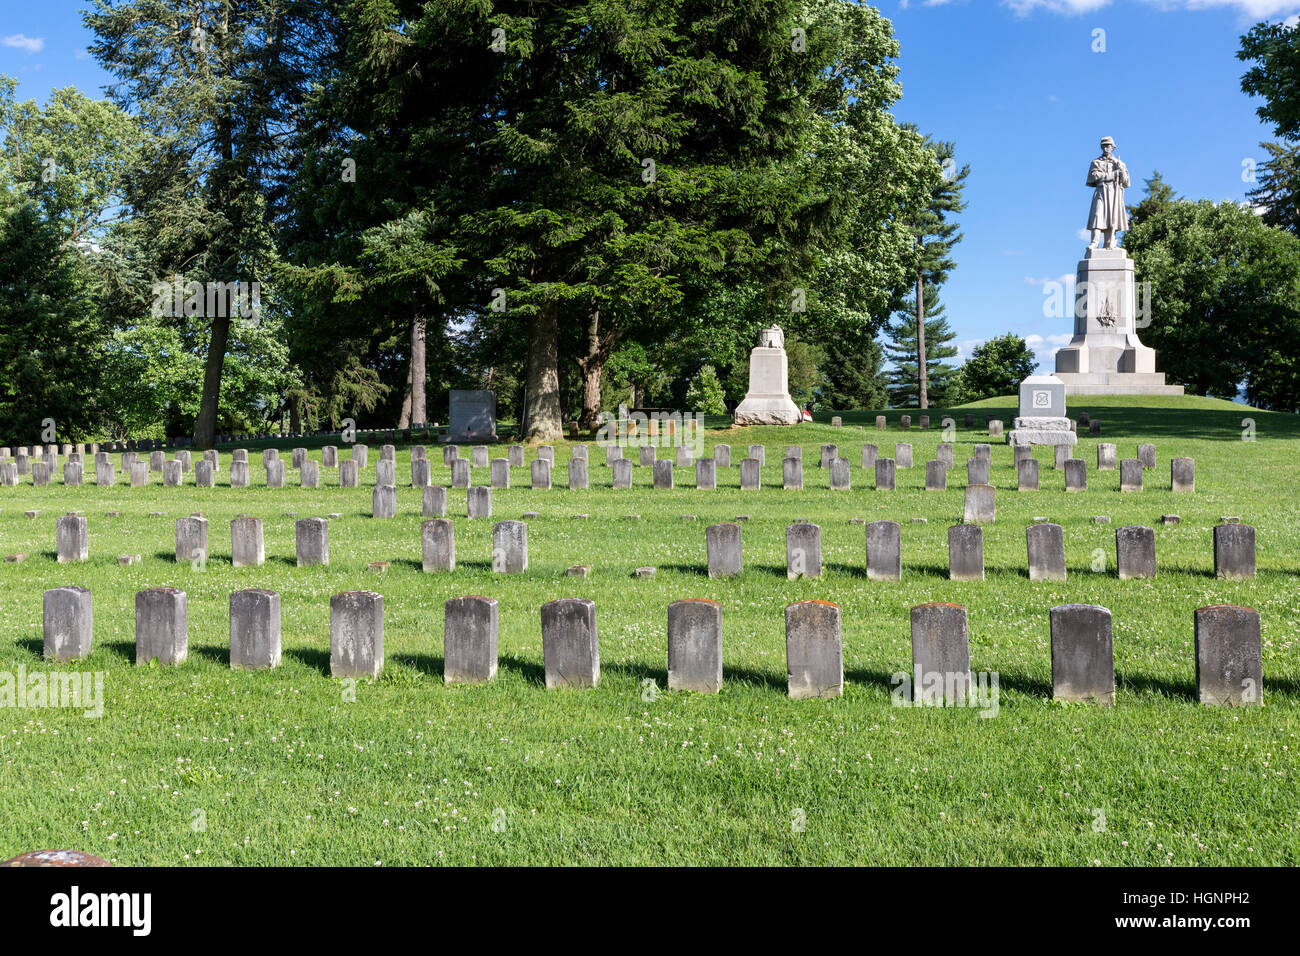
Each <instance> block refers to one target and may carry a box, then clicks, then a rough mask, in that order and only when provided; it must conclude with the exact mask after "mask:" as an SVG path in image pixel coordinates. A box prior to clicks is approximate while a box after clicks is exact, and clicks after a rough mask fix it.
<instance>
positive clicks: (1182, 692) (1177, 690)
mask: <svg viewBox="0 0 1300 956" xmlns="http://www.w3.org/2000/svg"><path fill="white" fill-rule="evenodd" d="M1115 689H1116V690H1122V691H1126V692H1132V693H1136V694H1141V693H1154V694H1158V695H1160V696H1162V697H1175V698H1178V699H1181V700H1190V701H1192V702H1196V701H1198V700H1199V699H1200V695H1199V694H1197V692H1196V686H1195V685H1194V684H1193V683H1192V682H1191V681H1187V680H1168V679H1166V678H1163V677H1148V676H1147V675H1145V674H1134V675H1131V676H1130V675H1128V674H1125V673H1124V672H1123V671H1119V670H1117V671H1115Z"/></svg>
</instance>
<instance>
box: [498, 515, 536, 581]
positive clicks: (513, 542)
mask: <svg viewBox="0 0 1300 956" xmlns="http://www.w3.org/2000/svg"><path fill="white" fill-rule="evenodd" d="M492 570H493V571H495V572H497V573H498V574H523V573H524V572H525V571H527V570H528V525H527V524H525V523H524V522H522V521H498V522H497V523H496V524H495V525H493V526H492Z"/></svg>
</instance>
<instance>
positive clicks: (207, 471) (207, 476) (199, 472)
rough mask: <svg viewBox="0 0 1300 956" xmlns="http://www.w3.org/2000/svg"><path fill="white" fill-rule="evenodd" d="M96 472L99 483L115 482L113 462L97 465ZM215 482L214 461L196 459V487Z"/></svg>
mask: <svg viewBox="0 0 1300 956" xmlns="http://www.w3.org/2000/svg"><path fill="white" fill-rule="evenodd" d="M105 467H106V468H107V469H108V476H107V477H108V481H107V482H105V481H104V474H103V472H102V471H101V469H103V468H105ZM95 473H96V475H98V476H99V479H100V480H99V483H100V484H101V485H102V484H110V485H111V484H112V483H113V466H112V465H111V464H108V465H96V466H95ZM215 482H216V475H215V472H214V470H213V467H212V462H210V461H208V460H207V459H206V458H205V459H203V460H201V461H196V462H195V463H194V487H196V488H211V487H212V486H213V484H215Z"/></svg>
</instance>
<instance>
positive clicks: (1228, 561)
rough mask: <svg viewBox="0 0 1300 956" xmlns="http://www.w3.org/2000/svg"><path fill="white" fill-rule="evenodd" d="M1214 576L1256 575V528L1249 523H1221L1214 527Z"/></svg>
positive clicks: (1239, 576)
mask: <svg viewBox="0 0 1300 956" xmlns="http://www.w3.org/2000/svg"><path fill="white" fill-rule="evenodd" d="M1214 576H1215V577H1216V578H1228V579H1233V578H1253V577H1254V576H1255V529H1254V528H1252V527H1251V526H1250V525H1248V524H1220V525H1215V527H1214Z"/></svg>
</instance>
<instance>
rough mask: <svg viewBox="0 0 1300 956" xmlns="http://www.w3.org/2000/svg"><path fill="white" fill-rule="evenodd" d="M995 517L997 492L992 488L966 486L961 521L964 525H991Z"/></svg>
mask: <svg viewBox="0 0 1300 956" xmlns="http://www.w3.org/2000/svg"><path fill="white" fill-rule="evenodd" d="M997 516H998V508H997V492H995V491H994V490H993V486H992V485H975V484H971V485H967V486H966V501H965V508H964V509H963V516H962V520H963V521H964V522H965V523H966V524H991V523H992V522H994V521H996V520H997Z"/></svg>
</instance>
